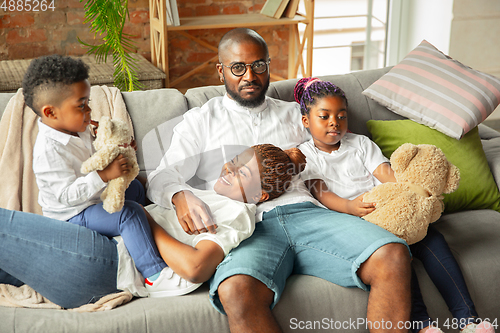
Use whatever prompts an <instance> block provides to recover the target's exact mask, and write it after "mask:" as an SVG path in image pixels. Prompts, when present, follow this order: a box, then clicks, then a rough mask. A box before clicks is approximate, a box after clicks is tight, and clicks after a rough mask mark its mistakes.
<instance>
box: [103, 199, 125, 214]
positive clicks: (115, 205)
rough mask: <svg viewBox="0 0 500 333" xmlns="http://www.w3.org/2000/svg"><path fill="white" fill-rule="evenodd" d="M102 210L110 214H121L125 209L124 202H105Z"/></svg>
mask: <svg viewBox="0 0 500 333" xmlns="http://www.w3.org/2000/svg"><path fill="white" fill-rule="evenodd" d="M102 208H104V210H105V211H107V212H108V213H110V214H113V213H116V212H119V211H120V210H122V208H123V202H121V203H120V202H113V200H104V202H103V204H102Z"/></svg>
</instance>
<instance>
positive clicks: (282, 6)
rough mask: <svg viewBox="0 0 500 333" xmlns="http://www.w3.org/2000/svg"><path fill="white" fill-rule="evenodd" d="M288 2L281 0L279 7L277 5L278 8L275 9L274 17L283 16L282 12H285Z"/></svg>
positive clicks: (288, 0) (287, 0)
mask: <svg viewBox="0 0 500 333" xmlns="http://www.w3.org/2000/svg"><path fill="white" fill-rule="evenodd" d="M289 3H290V0H282V1H281V3H280V5H279V7H278V10H277V11H276V13H275V14H274V18H277V19H279V18H281V17H282V16H283V13H284V12H285V9H286V7H287V5H288V4H289Z"/></svg>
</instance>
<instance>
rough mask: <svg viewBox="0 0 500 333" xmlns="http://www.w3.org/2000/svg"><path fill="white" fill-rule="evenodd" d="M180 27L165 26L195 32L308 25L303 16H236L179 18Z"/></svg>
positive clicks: (170, 29)
mask: <svg viewBox="0 0 500 333" xmlns="http://www.w3.org/2000/svg"><path fill="white" fill-rule="evenodd" d="M180 21H181V25H179V26H173V25H167V29H168V30H169V31H179V30H195V29H219V28H234V27H239V28H248V27H269V26H274V25H290V24H297V23H309V22H308V19H307V18H306V17H305V16H303V15H295V17H294V18H280V19H275V18H272V17H269V16H265V15H261V14H238V15H212V16H197V17H186V18H181V19H180Z"/></svg>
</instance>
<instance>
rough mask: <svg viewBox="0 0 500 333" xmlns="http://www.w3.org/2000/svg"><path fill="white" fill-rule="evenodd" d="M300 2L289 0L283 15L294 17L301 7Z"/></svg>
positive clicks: (298, 0)
mask: <svg viewBox="0 0 500 333" xmlns="http://www.w3.org/2000/svg"><path fill="white" fill-rule="evenodd" d="M299 2H300V0H290V1H289V2H288V5H287V6H286V9H285V12H284V13H283V16H285V17H288V18H294V17H295V15H296V14H297V10H298V9H299Z"/></svg>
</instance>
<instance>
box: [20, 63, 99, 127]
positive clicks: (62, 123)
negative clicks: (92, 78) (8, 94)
mask: <svg viewBox="0 0 500 333" xmlns="http://www.w3.org/2000/svg"><path fill="white" fill-rule="evenodd" d="M88 78H89V68H88V66H87V65H86V64H85V63H83V62H82V61H81V60H78V59H74V58H71V57H63V56H60V55H50V56H44V57H40V58H37V59H34V60H33V61H31V63H30V65H29V67H28V70H27V71H26V74H25V75H24V79H23V95H24V100H25V103H26V105H28V106H29V107H30V108H31V109H32V110H33V111H34V112H35V113H36V114H37V115H39V116H40V117H41V118H42V122H44V123H46V124H47V125H49V126H51V127H53V128H55V129H57V130H59V131H62V132H66V133H68V134H74V133H76V132H82V131H84V130H85V128H86V127H87V125H88V122H87V118H88V121H90V108H89V107H88V101H89V95H90V84H89V82H88V80H87V79H88ZM87 114H88V115H87Z"/></svg>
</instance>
